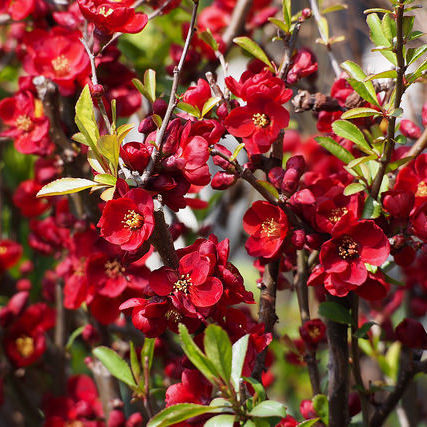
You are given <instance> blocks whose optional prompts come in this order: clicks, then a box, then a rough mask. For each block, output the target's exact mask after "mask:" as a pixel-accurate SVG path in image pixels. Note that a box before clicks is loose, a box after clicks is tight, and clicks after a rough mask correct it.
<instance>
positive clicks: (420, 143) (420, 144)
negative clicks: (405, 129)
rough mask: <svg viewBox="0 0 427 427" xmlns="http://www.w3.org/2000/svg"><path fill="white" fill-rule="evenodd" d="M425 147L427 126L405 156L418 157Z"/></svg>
mask: <svg viewBox="0 0 427 427" xmlns="http://www.w3.org/2000/svg"><path fill="white" fill-rule="evenodd" d="M426 147H427V128H426V129H424V132H423V133H422V135H421V136H420V137H419V138H418V139H417V140H416V141H415V143H414V145H413V146H412V147H411V149H410V150H409V151H408V153H407V156H414V158H416V157H418V156H419V155H420V154H421V153H422V152H423V151H424V149H425V148H426Z"/></svg>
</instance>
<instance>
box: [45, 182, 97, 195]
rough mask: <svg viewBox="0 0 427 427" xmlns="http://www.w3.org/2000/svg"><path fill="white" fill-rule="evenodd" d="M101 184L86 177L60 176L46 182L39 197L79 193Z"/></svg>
mask: <svg viewBox="0 0 427 427" xmlns="http://www.w3.org/2000/svg"><path fill="white" fill-rule="evenodd" d="M96 186H99V184H98V183H97V182H94V181H91V180H90V179H84V178H60V179H55V181H52V182H49V184H46V185H45V186H44V187H43V188H42V189H41V190H40V191H39V192H38V193H37V197H45V196H62V195H64V194H72V193H77V192H79V191H82V190H86V189H87V188H92V187H96Z"/></svg>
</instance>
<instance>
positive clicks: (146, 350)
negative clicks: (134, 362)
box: [141, 338, 156, 370]
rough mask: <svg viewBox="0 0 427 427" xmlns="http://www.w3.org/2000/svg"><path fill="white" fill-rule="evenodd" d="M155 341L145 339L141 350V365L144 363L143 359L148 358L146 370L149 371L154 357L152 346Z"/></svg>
mask: <svg viewBox="0 0 427 427" xmlns="http://www.w3.org/2000/svg"><path fill="white" fill-rule="evenodd" d="M155 342H156V340H155V339H154V338H145V339H144V345H143V347H142V350H141V363H142V364H144V363H145V358H146V357H148V370H150V369H151V365H152V363H153V356H154V344H155Z"/></svg>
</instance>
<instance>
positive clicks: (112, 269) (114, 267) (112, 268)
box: [104, 259, 125, 279]
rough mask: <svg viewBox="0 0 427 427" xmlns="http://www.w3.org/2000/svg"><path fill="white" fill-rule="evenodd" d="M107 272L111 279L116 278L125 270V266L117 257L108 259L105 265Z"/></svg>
mask: <svg viewBox="0 0 427 427" xmlns="http://www.w3.org/2000/svg"><path fill="white" fill-rule="evenodd" d="M104 267H105V273H106V275H107V276H108V277H109V278H110V279H114V278H116V277H117V276H118V275H119V274H120V273H123V272H124V271H125V269H124V267H123V266H122V265H121V264H120V262H119V261H117V260H116V259H115V260H113V261H107V262H106V263H105V265H104Z"/></svg>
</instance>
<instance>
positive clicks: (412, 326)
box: [395, 318, 427, 350]
mask: <svg viewBox="0 0 427 427" xmlns="http://www.w3.org/2000/svg"><path fill="white" fill-rule="evenodd" d="M395 333H396V337H397V339H398V340H399V341H400V342H401V343H402V344H403V345H404V346H406V347H409V348H419V349H423V350H425V349H427V334H426V331H425V329H424V326H423V325H422V324H421V323H420V322H418V321H416V320H415V319H409V318H408V319H404V320H403V321H402V322H400V323H399V324H398V325H397V327H396V330H395Z"/></svg>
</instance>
